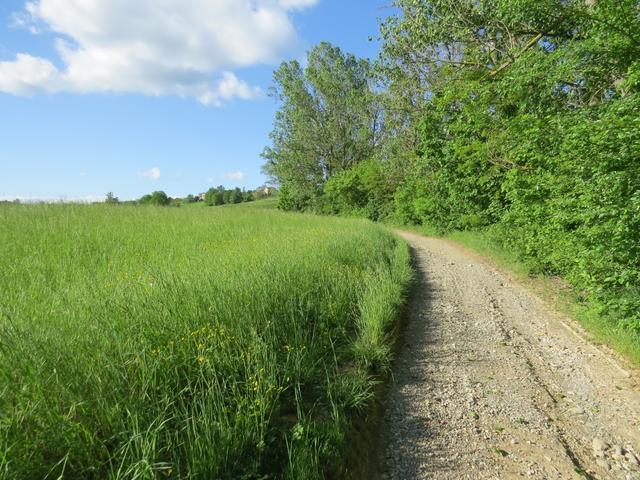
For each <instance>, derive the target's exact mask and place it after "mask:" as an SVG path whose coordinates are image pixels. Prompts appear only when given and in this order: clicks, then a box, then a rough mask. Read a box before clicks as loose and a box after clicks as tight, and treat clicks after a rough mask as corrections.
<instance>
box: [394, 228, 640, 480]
mask: <svg viewBox="0 0 640 480" xmlns="http://www.w3.org/2000/svg"><path fill="white" fill-rule="evenodd" d="M398 233H399V234H400V235H402V236H403V237H404V238H406V239H407V240H408V241H409V243H410V244H411V246H412V248H413V249H414V254H415V257H416V266H417V269H418V277H419V278H418V285H417V286H416V288H415V292H414V297H413V300H412V303H411V305H410V318H409V321H408V325H407V329H406V333H405V337H404V342H405V344H404V345H403V347H402V350H401V352H400V353H399V356H398V358H397V362H396V364H395V367H394V385H393V386H392V391H391V393H390V396H389V399H388V402H389V404H388V407H387V412H388V413H387V418H386V424H387V427H386V428H387V429H388V438H389V440H388V445H387V448H386V451H385V458H384V468H383V472H384V473H383V474H382V476H383V478H388V479H485V478H486V479H489V478H491V479H510V478H523V477H524V478H537V479H569V478H575V479H580V478H594V479H609V478H611V479H634V480H635V479H639V480H640V389H639V388H638V383H637V377H635V376H634V374H631V373H630V372H628V371H626V370H625V369H624V368H623V367H622V366H621V364H620V363H619V362H618V361H617V360H616V359H615V358H614V356H612V355H611V354H610V353H609V352H607V351H606V350H605V349H602V348H600V347H596V346H594V345H593V344H591V343H589V342H588V341H587V340H586V339H585V337H584V335H583V334H582V332H581V330H580V328H579V327H578V326H577V325H576V324H575V323H574V322H572V321H571V320H569V319H567V318H564V317H562V316H561V315H559V314H557V313H554V312H552V311H551V310H550V309H549V308H548V307H547V306H545V304H544V303H543V302H542V301H540V300H539V299H537V298H536V297H535V296H534V295H532V294H531V293H529V292H527V291H526V290H525V289H524V288H522V287H521V286H519V285H517V284H516V283H514V282H513V281H512V280H509V279H508V278H507V277H506V276H504V275H502V274H501V273H499V272H497V271H496V270H495V269H494V268H492V267H491V266H489V265H487V264H486V263H484V262H483V261H482V260H480V259H478V258H476V257H475V256H473V255H472V254H470V253H468V252H466V251H464V250H463V249H462V248H460V247H458V246H456V245H454V244H452V243H450V242H447V241H445V240H440V239H432V238H425V237H421V236H419V235H415V234H413V233H407V232H398Z"/></svg>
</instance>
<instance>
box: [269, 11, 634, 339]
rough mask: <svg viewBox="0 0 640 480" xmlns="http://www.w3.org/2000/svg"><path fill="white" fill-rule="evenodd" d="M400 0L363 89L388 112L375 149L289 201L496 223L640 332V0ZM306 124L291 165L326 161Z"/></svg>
mask: <svg viewBox="0 0 640 480" xmlns="http://www.w3.org/2000/svg"><path fill="white" fill-rule="evenodd" d="M395 4H396V6H397V7H398V8H399V9H400V11H401V13H400V14H398V15H392V16H391V17H389V18H388V19H387V20H386V21H384V22H383V24H382V26H381V36H382V39H383V44H382V45H383V47H382V55H381V57H380V59H379V61H378V64H377V66H376V70H375V71H376V73H377V76H372V77H371V81H370V87H369V88H370V94H369V96H364V97H365V98H369V100H370V102H371V103H372V104H374V105H376V106H377V107H378V108H379V109H381V111H382V112H383V113H382V115H381V118H382V119H381V120H379V121H376V122H375V123H373V124H372V133H371V136H372V138H375V139H376V142H377V143H376V144H375V148H374V151H373V153H368V154H367V155H365V158H363V159H361V160H360V161H359V162H358V163H357V164H355V165H347V166H345V167H344V168H342V169H339V170H334V171H332V172H331V174H330V175H326V176H325V178H322V179H319V180H316V181H315V182H314V184H313V187H314V189H315V190H314V191H315V192H316V193H314V194H312V195H310V196H309V197H308V198H306V199H305V202H304V204H303V205H300V204H298V205H294V204H291V203H287V202H286V196H285V197H284V198H283V199H282V200H283V202H282V204H281V207H283V208H303V209H314V210H316V211H320V212H323V213H339V214H348V215H363V216H367V217H369V218H371V219H379V218H384V217H395V218H396V219H398V220H400V221H402V222H405V223H410V224H426V225H429V226H431V227H435V228H436V229H438V230H440V231H442V232H447V231H452V230H482V231H483V232H484V231H486V230H489V231H490V233H491V234H492V236H493V237H495V238H496V239H497V240H498V242H500V243H501V244H502V246H503V247H504V248H505V249H508V250H509V251H511V252H512V253H515V254H516V255H517V256H519V257H520V259H522V260H523V261H524V262H525V263H526V264H528V265H529V266H530V267H531V269H532V270H533V271H535V272H538V273H544V274H553V275H560V276H562V277H564V278H565V279H566V280H568V281H569V282H570V283H571V284H572V285H573V286H574V287H575V290H576V292H577V293H578V294H579V296H580V297H582V298H585V299H588V300H589V301H590V303H591V304H592V305H597V306H599V307H600V310H601V314H602V318H608V319H610V320H612V324H613V325H615V326H616V327H622V328H623V329H624V330H626V331H627V332H635V333H637V334H640V60H639V59H640V4H639V3H638V1H637V0H480V1H477V0H396V2H395ZM310 95H311V97H313V92H311V93H310ZM338 98H340V97H338ZM322 100H323V99H322V97H319V98H318V99H317V103H316V104H317V105H321V106H322V105H323V102H322ZM292 101H293V100H291V99H289V100H288V102H289V103H291V102H292ZM294 103H295V102H294ZM289 107H290V105H289ZM370 110H371V109H370ZM327 128H330V125H327ZM346 132H347V133H348V130H347V131H346ZM288 139H289V137H287V136H286V135H285V136H284V137H281V138H280V140H281V141H282V143H283V144H286V145H291V144H293V143H292V142H289V143H287V140H288ZM348 139H349V136H348V135H347V136H346V137H345V138H344V141H346V140H348ZM306 140H307V143H305V144H304V145H305V148H306V150H305V151H307V152H311V153H310V154H309V155H305V153H304V152H302V151H296V152H295V156H294V157H295V158H298V159H304V161H302V160H301V161H300V162H297V163H295V166H296V168H303V165H316V164H317V153H315V152H317V149H314V148H313V146H314V145H315V144H314V142H313V140H312V139H310V138H308V137H307V138H306ZM289 153H290V154H291V153H292V152H289ZM365 153H366V152H365ZM288 158H289V159H290V158H291V156H290V157H288ZM270 161H271V164H272V165H273V164H279V159H278V156H277V155H276V156H274V157H271V158H270ZM271 171H275V170H273V169H272V170H271ZM321 171H325V172H326V169H325V170H322V169H321ZM290 178H292V177H287V176H281V177H279V176H278V175H275V180H276V181H278V182H280V183H282V184H283V191H286V190H287V189H290V191H295V190H296V185H295V184H294V183H295V182H291V181H290Z"/></svg>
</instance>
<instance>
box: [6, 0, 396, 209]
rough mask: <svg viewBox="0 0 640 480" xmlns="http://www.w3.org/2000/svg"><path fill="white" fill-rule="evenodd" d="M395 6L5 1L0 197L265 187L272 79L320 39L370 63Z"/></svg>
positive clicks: (254, 0) (236, 0)
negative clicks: (383, 22)
mask: <svg viewBox="0 0 640 480" xmlns="http://www.w3.org/2000/svg"><path fill="white" fill-rule="evenodd" d="M80 3H82V4H83V5H84V10H82V11H81V10H79V9H78V7H77V5H78V4H80ZM389 3H390V2H389V0H349V1H345V0H175V1H171V0H164V1H163V2H158V1H157V0H138V1H137V2H135V3H133V2H130V1H128V0H84V1H83V2H75V1H74V0H31V2H25V1H24V0H3V1H2V3H0V112H2V114H1V115H0V199H8V198H16V197H19V198H40V199H68V200H71V199H94V198H102V197H104V194H105V193H106V192H107V191H113V192H114V193H115V194H116V195H117V196H119V197H120V198H121V199H131V198H137V197H140V196H141V195H143V194H144V193H147V192H150V191H152V190H164V191H166V192H167V193H168V194H170V195H175V196H182V195H186V194H188V193H198V192H201V191H204V190H206V189H207V188H209V187H210V186H215V185H219V184H224V185H226V186H229V187H232V186H243V187H248V188H252V187H256V186H258V185H260V184H261V183H263V182H264V180H265V179H264V177H263V176H262V174H261V173H260V166H261V164H262V159H261V158H260V152H261V151H262V149H263V148H264V146H265V145H266V144H267V143H268V134H269V131H270V130H271V126H272V121H273V115H274V112H275V109H276V105H275V103H274V101H273V100H272V99H271V98H269V97H266V96H265V94H264V92H266V91H267V90H268V88H269V86H270V84H271V75H272V71H273V69H274V68H275V67H276V66H277V65H278V63H279V62H280V61H282V60H288V59H292V58H302V56H303V54H304V52H305V51H306V50H307V49H308V48H310V47H311V46H313V45H314V44H316V43H318V42H320V41H322V40H327V41H330V42H332V43H335V44H337V45H339V46H340V47H341V48H343V50H345V51H349V52H352V53H355V54H357V55H360V56H368V57H373V56H375V55H376V54H377V50H378V44H377V43H376V42H375V41H374V42H370V41H369V40H368V37H369V36H371V35H372V36H375V35H376V34H377V30H378V19H379V18H381V17H383V16H385V15H387V14H389V13H390V12H389V10H388V9H387V8H386V7H385V6H386V5H388V4H389ZM134 4H135V5H136V9H135V11H132V10H134V9H132V8H131V5H134ZM159 4H162V5H163V7H162V9H159V7H158V5H159ZM172 4H173V5H172ZM74 5H75V7H74ZM74 8H75V9H76V10H74ZM134 27H135V29H134Z"/></svg>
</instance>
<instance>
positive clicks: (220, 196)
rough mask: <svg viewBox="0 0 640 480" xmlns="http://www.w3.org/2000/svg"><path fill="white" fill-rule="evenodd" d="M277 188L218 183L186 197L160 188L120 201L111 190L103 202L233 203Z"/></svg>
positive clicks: (266, 194) (270, 194) (258, 197)
mask: <svg viewBox="0 0 640 480" xmlns="http://www.w3.org/2000/svg"><path fill="white" fill-rule="evenodd" d="M277 193H278V192H277V190H276V189H275V188H273V187H268V186H261V187H259V188H256V189H255V190H246V189H244V188H243V189H241V188H239V187H236V188H229V189H227V188H225V187H224V186H222V185H220V186H218V187H215V188H210V189H209V190H207V191H206V192H205V193H199V194H195V195H193V194H189V195H187V196H186V197H170V196H168V195H167V194H166V193H165V192H164V191H162V190H156V191H154V192H152V193H148V194H146V195H143V196H142V197H140V198H139V199H138V200H127V201H120V199H118V197H116V196H115V195H114V194H113V192H109V193H107V195H106V196H105V200H104V202H105V203H107V204H120V203H126V204H133V205H156V206H161V207H167V206H182V205H189V204H194V203H203V204H205V205H208V206H216V205H225V204H235V203H242V202H252V201H254V200H262V199H264V198H269V197H273V196H275V195H277Z"/></svg>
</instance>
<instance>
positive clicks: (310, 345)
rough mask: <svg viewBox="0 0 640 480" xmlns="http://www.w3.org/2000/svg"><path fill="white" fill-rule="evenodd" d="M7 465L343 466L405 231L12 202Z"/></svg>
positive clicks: (4, 307)
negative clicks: (350, 426)
mask: <svg viewBox="0 0 640 480" xmlns="http://www.w3.org/2000/svg"><path fill="white" fill-rule="evenodd" d="M0 244H1V245H2V248H1V249H0V478H7V479H8V478H20V479H23V478H24V479H58V478H69V479H76V478H83V479H84V478H86V479H93V478H95V479H104V478H108V479H155V478H203V479H214V478H221V479H222V478H229V479H231V478H246V479H250V478H255V479H258V478H263V479H267V478H291V479H306V478H309V479H314V478H323V477H327V476H333V477H336V476H337V477H340V476H341V475H342V474H343V473H344V470H343V469H344V465H343V455H342V451H343V449H344V448H345V445H344V443H345V433H346V431H347V429H348V418H349V413H350V411H352V410H353V409H358V408H362V407H363V406H364V405H365V404H366V402H367V400H368V399H369V397H370V395H371V380H370V373H371V372H372V370H375V369H380V368H384V366H385V365H386V364H387V362H388V348H387V346H386V338H385V335H386V330H387V328H388V326H389V325H390V323H391V322H392V321H393V318H394V315H395V314H396V311H397V307H398V306H399V305H400V303H401V301H402V295H403V291H404V286H405V285H406V283H407V282H408V279H409V276H410V271H409V267H408V253H407V248H406V246H405V245H404V244H403V243H401V242H399V241H398V240H397V239H395V238H394V237H392V236H390V235H389V234H388V233H386V232H385V230H383V229H382V228H380V227H377V226H374V225H372V224H370V223H368V222H365V221H359V220H344V219H336V218H320V217H312V216H304V215H288V214H283V213H280V212H277V211H273V210H268V209H255V208H252V207H251V206H241V207H234V208H218V209H166V208H165V209H163V208H154V207H124V206H119V207H109V206H69V205H66V206H63V205H49V206H46V205H39V206H12V205H5V206H0Z"/></svg>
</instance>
